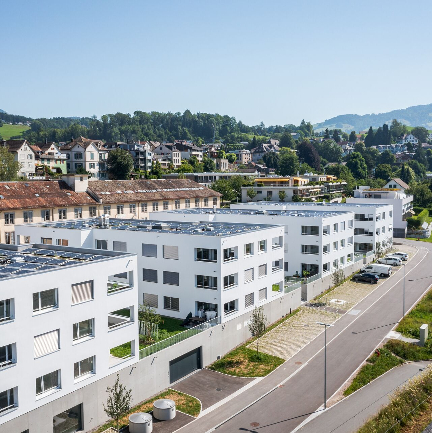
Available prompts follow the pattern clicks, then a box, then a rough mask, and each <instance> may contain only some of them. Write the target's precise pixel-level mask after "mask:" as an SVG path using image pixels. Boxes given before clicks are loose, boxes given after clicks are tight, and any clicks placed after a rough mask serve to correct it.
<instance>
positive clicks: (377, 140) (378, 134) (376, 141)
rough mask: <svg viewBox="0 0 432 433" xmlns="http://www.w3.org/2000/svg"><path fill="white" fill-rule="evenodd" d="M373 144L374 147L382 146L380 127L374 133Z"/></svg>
mask: <svg viewBox="0 0 432 433" xmlns="http://www.w3.org/2000/svg"><path fill="white" fill-rule="evenodd" d="M373 143H374V144H373V145H374V146H379V145H381V144H384V134H383V129H382V127H381V126H380V127H379V128H378V129H377V132H376V133H375V137H374V140H373Z"/></svg>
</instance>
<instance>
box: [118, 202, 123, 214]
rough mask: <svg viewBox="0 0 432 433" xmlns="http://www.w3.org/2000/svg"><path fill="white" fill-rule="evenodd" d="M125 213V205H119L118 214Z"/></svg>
mask: <svg viewBox="0 0 432 433" xmlns="http://www.w3.org/2000/svg"><path fill="white" fill-rule="evenodd" d="M123 214H124V206H123V205H122V204H118V205H117V215H123Z"/></svg>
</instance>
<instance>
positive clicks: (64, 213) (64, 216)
mask: <svg viewBox="0 0 432 433" xmlns="http://www.w3.org/2000/svg"><path fill="white" fill-rule="evenodd" d="M58 219H59V220H65V219H67V209H59V210H58Z"/></svg>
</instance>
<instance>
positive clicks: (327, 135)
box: [324, 128, 330, 140]
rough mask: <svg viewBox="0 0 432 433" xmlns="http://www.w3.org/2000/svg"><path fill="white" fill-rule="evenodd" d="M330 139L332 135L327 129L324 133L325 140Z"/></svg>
mask: <svg viewBox="0 0 432 433" xmlns="http://www.w3.org/2000/svg"><path fill="white" fill-rule="evenodd" d="M329 138H330V133H329V130H328V128H326V130H325V131H324V140H328V139H329Z"/></svg>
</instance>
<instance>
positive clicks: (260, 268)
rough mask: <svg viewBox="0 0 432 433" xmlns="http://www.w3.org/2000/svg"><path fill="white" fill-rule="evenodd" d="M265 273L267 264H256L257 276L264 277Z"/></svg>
mask: <svg viewBox="0 0 432 433" xmlns="http://www.w3.org/2000/svg"><path fill="white" fill-rule="evenodd" d="M266 275H267V265H266V264H264V265H260V266H258V278H260V277H265V276H266Z"/></svg>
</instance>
